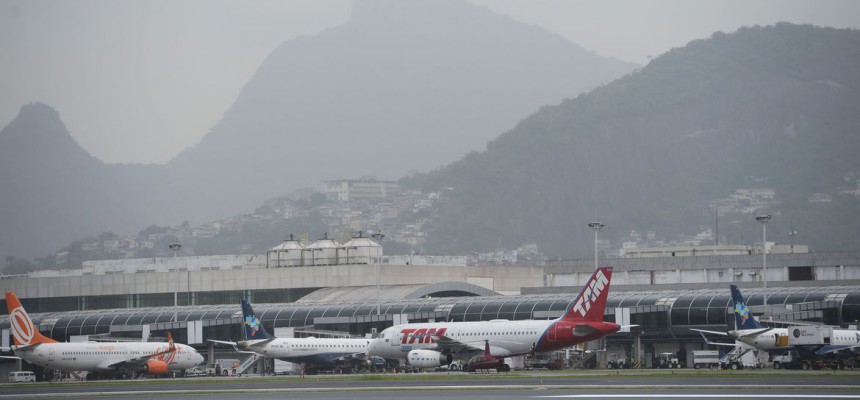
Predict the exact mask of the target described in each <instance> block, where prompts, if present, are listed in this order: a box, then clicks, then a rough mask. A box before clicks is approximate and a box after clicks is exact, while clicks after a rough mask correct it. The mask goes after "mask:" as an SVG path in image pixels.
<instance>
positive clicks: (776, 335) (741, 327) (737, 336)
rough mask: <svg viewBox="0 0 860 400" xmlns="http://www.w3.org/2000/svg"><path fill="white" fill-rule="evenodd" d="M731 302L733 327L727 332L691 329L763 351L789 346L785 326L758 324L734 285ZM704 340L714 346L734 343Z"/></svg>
mask: <svg viewBox="0 0 860 400" xmlns="http://www.w3.org/2000/svg"><path fill="white" fill-rule="evenodd" d="M730 288H731V292H732V302H733V303H734V308H733V312H732V315H734V318H735V329H733V330H730V331H728V332H720V331H709V330H705V329H691V330H692V331H696V332H699V333H700V334H702V337H703V338H704V337H705V336H704V334H705V333H710V334H714V335H720V336H727V337H729V338H732V339H734V340H736V341H738V342H740V343H742V344H744V345H747V346H751V347H753V348H756V349H759V350H765V351H774V350H783V349H787V348H789V347H790V346H789V345H788V329H786V328H771V327H766V326H763V325H761V324H759V322H758V320H756V318H755V316H753V315H752V313H751V312H750V309H749V307H748V306H747V303H746V301H745V300H744V297H743V295H742V294H741V291H740V289H738V287H737V286H736V285H731V286H730ZM705 342H706V343H708V344H711V345H715V346H732V347H735V346H736V344H734V343H719V342H711V341H709V340H707V339H705Z"/></svg>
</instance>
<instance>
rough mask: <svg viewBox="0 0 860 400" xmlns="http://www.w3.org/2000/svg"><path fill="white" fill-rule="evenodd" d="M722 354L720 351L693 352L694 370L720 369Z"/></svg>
mask: <svg viewBox="0 0 860 400" xmlns="http://www.w3.org/2000/svg"><path fill="white" fill-rule="evenodd" d="M719 367H720V352H719V351H718V350H693V368H695V369H699V368H710V369H714V368H719Z"/></svg>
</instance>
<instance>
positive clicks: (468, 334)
mask: <svg viewBox="0 0 860 400" xmlns="http://www.w3.org/2000/svg"><path fill="white" fill-rule="evenodd" d="M611 277H612V268H611V267H605V268H599V269H597V270H595V271H594V273H593V274H592V275H591V277H590V278H589V280H588V283H587V284H586V285H585V287H584V288H583V289H582V291H581V292H580V293H579V295H578V296H576V297H575V298H574V299H573V301H571V302H570V305H569V306H568V309H567V311H566V312H565V314H564V315H563V316H562V317H561V318H558V319H554V320H520V321H509V320H491V321H481V322H430V323H412V324H403V325H395V326H392V327H390V328H386V329H385V330H383V331H382V332H381V333H380V334H379V335H378V336H377V337H376V338H375V339H373V341H372V342H371V343H370V347H369V354H370V355H374V356H380V357H384V358H388V359H400V360H404V359H405V360H406V362H407V363H408V364H409V365H411V366H413V367H416V368H434V367H439V366H442V365H449V364H451V362H452V360H453V359H454V358H457V359H463V360H466V359H469V358H471V357H472V356H475V355H480V354H481V353H482V352H483V353H486V346H489V349H490V352H491V353H492V354H493V355H494V356H495V357H499V358H505V357H511V356H516V355H525V354H534V353H542V352H548V351H552V350H558V349H563V348H565V347H570V346H574V345H576V344H579V343H583V342H587V341H590V340H595V339H598V338H600V337H603V336H606V335H609V334H612V333H615V332H618V331H619V330H620V329H621V326H620V325H618V324H616V323H613V322H604V321H603V312H604V309H605V308H606V298H607V293H608V292H609V281H610V279H611ZM481 345H484V346H481Z"/></svg>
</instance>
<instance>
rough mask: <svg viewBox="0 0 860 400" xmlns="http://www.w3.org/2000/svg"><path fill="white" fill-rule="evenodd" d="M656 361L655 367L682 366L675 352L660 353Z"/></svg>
mask: <svg viewBox="0 0 860 400" xmlns="http://www.w3.org/2000/svg"><path fill="white" fill-rule="evenodd" d="M654 361H655V362H654V368H681V363H679V362H678V357H675V353H660V355H659V356H657V358H656V359H655V360H654Z"/></svg>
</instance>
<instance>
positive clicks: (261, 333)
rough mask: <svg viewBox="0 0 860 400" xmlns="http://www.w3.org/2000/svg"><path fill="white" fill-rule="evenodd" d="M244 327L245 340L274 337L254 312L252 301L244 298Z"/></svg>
mask: <svg viewBox="0 0 860 400" xmlns="http://www.w3.org/2000/svg"><path fill="white" fill-rule="evenodd" d="M242 327H243V328H244V332H245V340H259V339H274V336H272V335H269V332H266V328H265V327H263V324H262V323H261V322H260V319H259V318H257V315H256V314H254V309H253V308H251V303H248V300H245V299H242Z"/></svg>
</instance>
